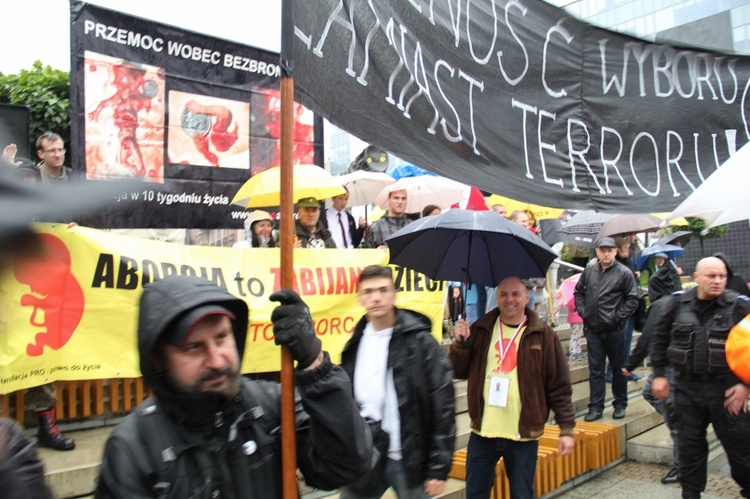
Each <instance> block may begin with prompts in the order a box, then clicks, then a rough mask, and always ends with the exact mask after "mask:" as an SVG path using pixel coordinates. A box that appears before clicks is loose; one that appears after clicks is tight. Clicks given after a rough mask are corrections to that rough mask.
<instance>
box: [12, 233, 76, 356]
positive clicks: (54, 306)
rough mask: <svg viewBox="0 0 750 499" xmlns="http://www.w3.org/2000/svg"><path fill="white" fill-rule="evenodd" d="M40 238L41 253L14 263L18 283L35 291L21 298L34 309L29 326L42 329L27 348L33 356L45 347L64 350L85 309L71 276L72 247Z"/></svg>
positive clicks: (54, 238)
mask: <svg viewBox="0 0 750 499" xmlns="http://www.w3.org/2000/svg"><path fill="white" fill-rule="evenodd" d="M39 239H40V243H41V248H40V251H39V252H35V254H33V255H29V256H26V257H23V258H19V259H18V260H16V262H15V263H14V264H13V274H14V275H15V277H16V279H17V280H18V282H20V283H22V284H27V285H28V286H29V287H30V288H31V292H29V293H26V294H24V295H23V296H21V306H24V307H32V310H31V316H30V317H29V324H31V325H32V326H33V327H34V328H35V330H41V331H39V332H37V333H36V334H35V335H34V342H32V343H29V344H28V345H27V346H26V353H27V354H28V355H29V356H31V357H35V356H39V355H42V353H43V350H44V347H45V346H48V347H50V348H51V349H53V350H58V349H60V348H61V347H63V346H64V345H65V344H66V343H67V342H68V340H69V339H70V337H71V336H72V335H73V332H74V331H75V330H76V328H77V327H78V323H79V322H81V317H82V316H83V309H84V297H83V289H82V288H81V285H80V284H78V281H77V280H76V278H75V276H74V275H73V274H72V273H71V269H70V262H71V261H70V252H69V251H68V248H67V247H66V246H65V244H64V243H63V242H62V241H61V240H60V239H59V238H57V237H55V236H53V235H51V234H40V235H39Z"/></svg>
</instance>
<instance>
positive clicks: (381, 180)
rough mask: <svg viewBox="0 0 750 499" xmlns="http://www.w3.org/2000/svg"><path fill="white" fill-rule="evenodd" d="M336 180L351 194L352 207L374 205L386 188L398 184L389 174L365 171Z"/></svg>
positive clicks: (341, 176)
mask: <svg viewBox="0 0 750 499" xmlns="http://www.w3.org/2000/svg"><path fill="white" fill-rule="evenodd" d="M334 178H335V179H336V180H337V181H338V183H340V184H341V185H342V186H343V187H344V188H345V189H346V190H347V191H348V192H349V204H350V205H351V206H367V205H368V204H372V202H373V201H374V200H375V198H376V197H377V195H378V194H380V192H381V191H382V190H383V189H384V188H385V187H387V186H388V185H390V184H392V183H394V182H396V180H395V179H394V178H393V177H391V176H390V175H388V174H387V173H382V172H368V171H365V170H357V171H355V172H352V173H347V174H345V175H339V176H337V177H334Z"/></svg>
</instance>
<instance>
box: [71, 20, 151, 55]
mask: <svg viewBox="0 0 750 499" xmlns="http://www.w3.org/2000/svg"><path fill="white" fill-rule="evenodd" d="M83 33H84V34H85V35H89V34H91V33H93V35H94V37H95V38H101V39H102V40H106V41H108V42H113V43H118V44H120V45H127V46H129V47H136V48H141V49H144V50H153V51H154V52H161V51H162V50H164V40H163V39H162V38H153V37H152V36H150V35H143V34H141V33H135V32H133V31H130V30H127V29H122V28H118V27H116V26H107V25H106V24H102V23H95V22H94V21H91V20H90V19H86V20H84V21H83Z"/></svg>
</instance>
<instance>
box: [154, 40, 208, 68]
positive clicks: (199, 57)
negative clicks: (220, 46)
mask: <svg viewBox="0 0 750 499" xmlns="http://www.w3.org/2000/svg"><path fill="white" fill-rule="evenodd" d="M167 53H168V54H169V55H173V56H178V57H182V58H183V59H192V60H194V61H196V62H203V63H206V64H214V65H216V64H219V62H221V52H219V51H217V50H211V49H206V48H201V47H195V46H193V45H189V44H187V43H180V42H173V41H172V40H169V41H168V42H167Z"/></svg>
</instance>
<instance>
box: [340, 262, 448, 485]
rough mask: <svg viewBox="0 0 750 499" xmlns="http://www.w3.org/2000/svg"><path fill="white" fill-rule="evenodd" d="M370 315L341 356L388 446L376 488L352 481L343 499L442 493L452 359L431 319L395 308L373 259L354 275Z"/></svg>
mask: <svg viewBox="0 0 750 499" xmlns="http://www.w3.org/2000/svg"><path fill="white" fill-rule="evenodd" d="M359 301H360V303H361V304H362V306H363V307H364V308H365V310H366V311H367V314H366V315H365V316H364V317H363V318H362V319H361V320H360V321H359V323H358V324H357V325H356V326H355V328H354V334H353V335H352V338H351V339H350V340H349V342H348V343H347V344H346V346H345V347H344V351H343V352H342V354H341V366H342V367H343V368H344V370H345V371H346V372H347V374H349V378H350V379H351V380H352V383H353V385H354V396H355V398H356V399H357V402H358V403H359V406H360V413H361V414H362V415H363V416H364V417H365V418H367V419H370V420H374V421H380V422H381V425H380V426H381V427H382V429H383V430H385V432H387V433H388V437H389V447H388V451H387V454H388V456H387V461H386V463H385V467H384V470H383V472H382V477H381V479H380V480H375V481H374V482H376V484H374V488H372V489H368V490H363V489H362V488H360V487H358V485H359V484H356V483H355V484H354V485H353V486H352V487H351V488H344V489H343V490H342V493H341V498H342V499H358V498H375V497H381V496H382V495H383V493H385V491H386V490H387V489H388V487H393V489H394V490H395V491H396V494H397V496H398V497H399V499H420V498H424V497H427V496H430V497H432V496H437V495H440V494H441V493H442V492H443V490H444V489H445V481H446V479H447V477H448V472H449V471H450V468H451V463H452V461H453V445H454V440H455V437H456V423H455V407H454V406H455V399H454V394H453V382H452V370H451V366H450V362H449V361H448V359H447V357H446V356H445V353H444V352H443V350H442V348H441V347H440V345H438V343H437V341H435V339H434V338H433V337H432V336H431V334H430V331H431V329H432V325H431V323H430V320H429V319H428V318H427V317H425V316H424V315H422V314H419V313H416V312H412V311H410V310H403V309H398V308H396V307H395V303H396V288H395V287H394V285H393V272H392V271H391V269H390V267H381V266H379V265H370V266H367V267H365V268H364V269H363V270H362V273H361V274H360V277H359Z"/></svg>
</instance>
